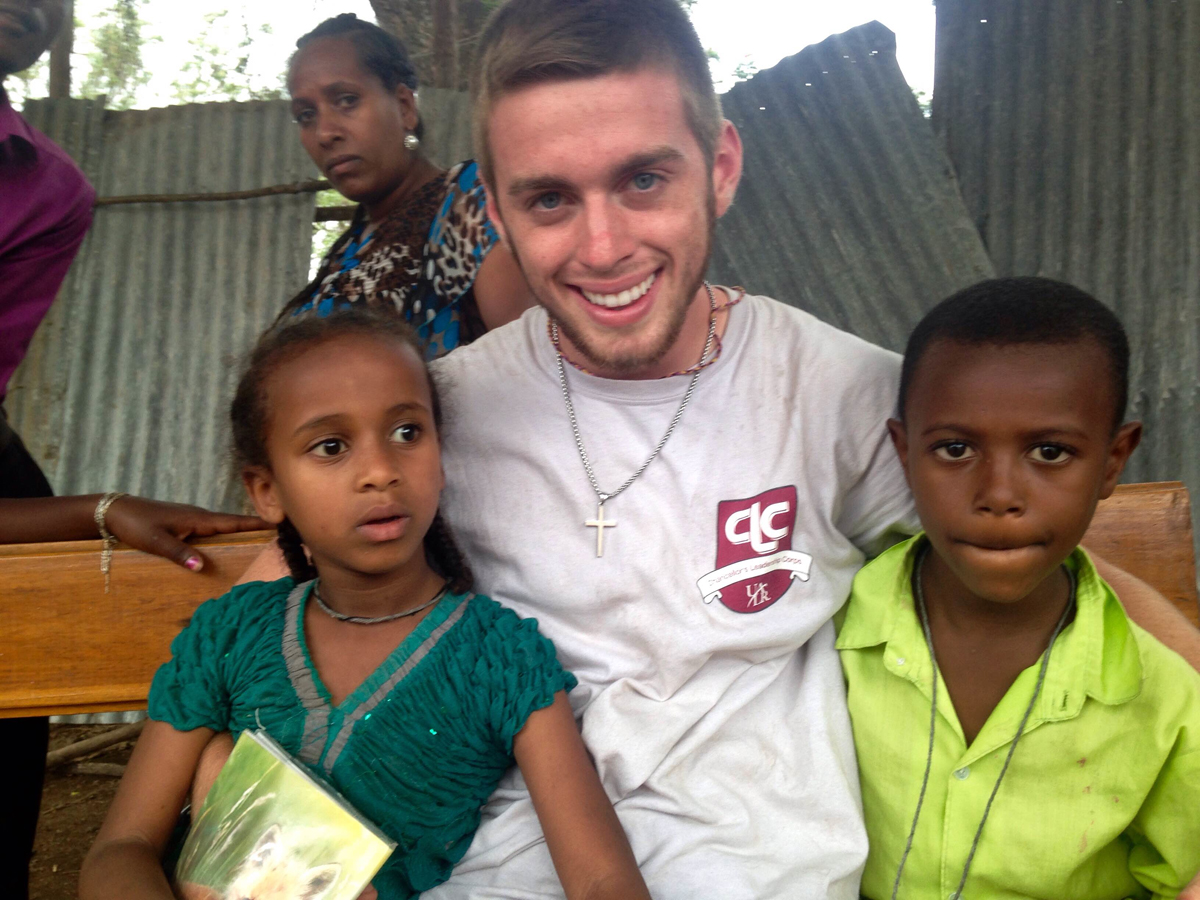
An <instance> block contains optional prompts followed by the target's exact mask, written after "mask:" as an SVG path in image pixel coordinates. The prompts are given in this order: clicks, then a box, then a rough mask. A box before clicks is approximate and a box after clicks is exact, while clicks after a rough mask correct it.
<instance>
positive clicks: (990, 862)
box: [837, 536, 1200, 900]
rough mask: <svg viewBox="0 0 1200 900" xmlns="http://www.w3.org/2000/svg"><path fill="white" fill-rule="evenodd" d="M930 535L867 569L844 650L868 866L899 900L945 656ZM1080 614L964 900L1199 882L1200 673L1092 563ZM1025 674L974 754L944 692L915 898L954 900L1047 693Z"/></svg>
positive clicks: (907, 890) (1094, 893) (1103, 894)
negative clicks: (930, 619)
mask: <svg viewBox="0 0 1200 900" xmlns="http://www.w3.org/2000/svg"><path fill="white" fill-rule="evenodd" d="M920 539H921V537H920V536H918V537H916V538H913V539H912V540H910V541H906V542H905V543H903V544H899V545H897V546H896V547H893V548H892V549H891V550H889V551H888V552H886V553H885V554H883V555H882V556H880V557H879V558H878V559H876V560H875V561H874V562H872V563H871V564H870V565H868V566H866V567H865V568H864V569H863V570H862V571H861V572H859V574H858V577H857V578H856V579H855V582H854V590H853V593H852V594H851V599H850V603H849V606H848V607H847V610H846V613H845V619H844V621H843V623H842V627H841V630H840V633H839V636H838V644H837V646H838V649H839V650H840V651H841V660H842V668H843V671H844V672H845V676H846V685H847V694H848V699H849V704H850V718H851V722H852V723H853V726H854V743H855V746H856V748H857V751H858V766H859V774H860V776H861V780H862V793H863V807H864V813H865V816H866V823H867V835H868V837H869V839H870V845H871V849H870V854H869V856H868V859H867V865H866V871H865V872H864V875H863V883H862V893H863V895H864V896H865V897H868V898H872V900H880V898H882V900H886V898H888V897H890V896H891V892H892V883H893V881H894V879H895V877H896V869H897V867H898V866H899V864H900V856H901V854H902V853H903V851H904V845H905V841H906V840H907V837H908V832H909V829H910V828H911V826H912V818H913V813H914V812H915V810H916V807H917V796H918V794H919V793H920V789H921V776H922V774H923V773H924V771H925V762H926V756H927V752H928V747H929V713H930V682H931V676H932V665H933V663H932V660H931V658H930V655H929V651H928V650H927V648H926V645H925V639H924V636H923V635H922V632H921V625H920V621H919V620H918V618H917V614H916V611H915V608H914V605H913V596H912V567H913V562H914V550H915V549H916V547H917V545H918V542H919V541H920ZM1067 565H1068V566H1070V567H1071V568H1072V569H1073V570H1074V571H1075V573H1076V578H1077V584H1078V587H1077V592H1076V600H1077V612H1076V616H1075V619H1074V621H1073V622H1071V624H1069V625H1068V626H1067V627H1066V628H1065V629H1064V630H1063V632H1062V634H1061V635H1060V636H1059V639H1058V641H1057V643H1056V644H1055V645H1054V651H1053V653H1052V654H1051V657H1050V665H1049V667H1048V669H1047V672H1046V681H1045V685H1044V687H1043V689H1042V694H1041V696H1040V697H1039V698H1038V700H1037V703H1036V705H1035V706H1034V709H1033V713H1032V715H1031V716H1030V719H1029V723H1028V725H1027V726H1026V729H1025V735H1024V737H1022V738H1021V740H1020V743H1019V744H1018V745H1017V750H1016V753H1015V755H1014V756H1013V760H1012V763H1011V764H1010V766H1009V769H1008V773H1007V774H1006V775H1005V776H1004V781H1003V783H1002V784H1001V786H1000V790H999V793H998V794H997V795H996V800H995V802H994V803H993V805H992V810H991V813H990V814H989V815H988V820H987V825H986V826H985V828H984V831H983V837H982V839H981V841H980V844H979V849H978V851H977V852H976V854H975V859H974V862H973V863H972V865H971V872H970V877H969V878H968V879H967V883H966V886H965V888H964V889H963V893H962V897H963V900H976V898H979V900H985V898H986V900H1004V898H1032V897H1037V898H1054V900H1064V898H1071V900H1121V898H1125V897H1151V896H1153V897H1168V898H1171V900H1174V898H1175V895H1176V894H1177V893H1178V891H1179V890H1181V889H1182V888H1183V887H1184V886H1186V884H1187V882H1188V881H1189V879H1190V878H1191V877H1192V876H1193V875H1194V874H1195V873H1196V871H1197V869H1200V674H1198V673H1197V672H1195V671H1194V670H1193V669H1192V668H1191V667H1190V666H1188V664H1187V663H1186V662H1185V661H1184V660H1183V659H1182V658H1181V657H1179V656H1177V655H1176V654H1174V653H1172V652H1171V651H1170V650H1168V649H1167V648H1166V647H1164V646H1162V645H1161V644H1159V643H1158V642H1157V641H1156V640H1155V639H1154V638H1152V637H1150V636H1149V635H1148V634H1147V633H1146V632H1144V631H1142V630H1141V629H1140V628H1138V627H1137V626H1136V625H1134V624H1132V623H1131V622H1130V621H1129V620H1128V618H1126V616H1125V612H1124V610H1123V609H1122V608H1121V605H1120V603H1119V602H1118V601H1117V598H1116V596H1115V595H1114V594H1113V592H1112V590H1111V589H1110V588H1109V587H1108V585H1107V584H1105V583H1104V581H1103V580H1102V579H1101V578H1100V576H1099V575H1097V574H1096V570H1095V569H1094V568H1093V566H1092V564H1091V561H1090V560H1089V559H1088V558H1087V555H1086V554H1085V553H1084V552H1083V551H1082V550H1076V551H1075V553H1074V554H1072V556H1071V557H1070V558H1069V559H1068V561H1067ZM1039 666H1040V660H1039V663H1038V664H1037V665H1034V666H1032V667H1030V668H1029V669H1026V670H1025V671H1024V672H1022V673H1021V674H1020V676H1018V678H1017V680H1016V682H1015V683H1014V684H1013V686H1012V687H1011V688H1010V689H1009V691H1008V693H1007V694H1006V695H1005V696H1004V698H1003V699H1002V700H1001V701H1000V704H999V705H998V706H997V707H996V709H995V710H993V712H992V714H991V716H990V717H989V718H988V720H987V722H986V723H985V724H984V726H983V729H982V730H981V731H980V732H979V734H978V735H977V736H976V738H975V741H974V742H973V743H972V744H971V745H970V746H969V747H968V746H967V744H966V741H965V740H964V739H963V732H962V728H961V726H960V725H959V723H958V717H957V716H956V715H955V712H954V707H953V704H952V703H951V701H950V698H949V695H948V693H947V691H946V690H945V683H944V682H941V683H939V685H938V697H937V704H938V718H937V729H936V738H935V743H934V749H933V766H932V769H931V772H930V776H929V786H928V789H927V791H926V795H925V803H924V806H923V807H922V810H921V816H920V820H919V823H918V826H917V832H916V838H915V840H914V841H913V848H912V851H911V853H910V855H909V857H908V862H907V863H906V865H905V869H904V878H903V881H902V882H901V885H900V892H899V896H900V897H901V898H916V900H943V898H949V897H952V896H953V893H954V891H955V889H956V888H957V887H958V883H959V879H960V877H961V875H962V869H963V864H964V863H965V862H966V859H967V855H968V853H969V852H970V849H971V842H972V840H973V838H974V836H975V830H976V829H977V828H978V826H979V821H980V819H981V818H982V816H983V812H984V807H985V806H986V805H987V800H988V796H989V795H990V794H991V791H992V788H993V786H994V785H995V783H996V778H997V777H998V776H999V774H1000V769H1001V766H1003V764H1004V758H1005V756H1006V755H1007V753H1008V749H1009V746H1010V744H1011V743H1012V739H1013V735H1014V734H1015V732H1016V730H1017V726H1018V724H1019V723H1020V720H1021V716H1022V715H1023V714H1024V712H1025V709H1026V707H1027V706H1028V705H1029V700H1030V698H1031V697H1032V696H1033V691H1034V687H1035V685H1036V683H1037V674H1038V668H1039Z"/></svg>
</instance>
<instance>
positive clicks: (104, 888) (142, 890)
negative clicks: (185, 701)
mask: <svg viewBox="0 0 1200 900" xmlns="http://www.w3.org/2000/svg"><path fill="white" fill-rule="evenodd" d="M212 736H213V732H212V731H211V730H210V729H208V728H197V729H195V730H194V731H176V730H175V729H174V728H172V727H171V726H170V725H167V724H166V723H164V722H154V721H151V722H148V723H147V724H146V730H145V731H143V732H142V736H141V738H140V739H139V740H138V742H137V746H136V747H135V748H134V750H133V756H132V757H131V758H130V760H129V765H128V766H126V768H125V776H124V777H123V778H122V779H121V786H120V787H119V788H117V795H116V797H115V798H114V799H113V803H112V806H111V807H110V808H109V810H108V816H107V817H106V818H105V820H104V825H103V826H101V828H100V833H99V834H98V835H97V836H96V842H95V843H94V844H93V845H92V848H91V850H89V851H88V854H87V857H86V858H85V859H84V861H83V868H82V870H81V871H80V873H79V900H175V895H174V894H172V893H171V886H170V884H169V883H168V881H167V876H166V874H165V873H164V872H163V867H162V854H163V850H164V849H165V848H166V845H167V841H168V840H169V839H170V837H171V832H172V830H173V829H174V827H175V822H176V820H177V819H178V818H179V812H180V810H181V809H182V808H183V802H184V798H185V797H186V796H187V793H188V789H189V788H190V787H191V784H192V776H193V775H194V773H195V771H196V765H197V762H198V761H199V759H200V754H201V752H203V750H204V747H205V746H206V745H207V744H208V742H209V740H211V738H212Z"/></svg>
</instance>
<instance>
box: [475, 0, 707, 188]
mask: <svg viewBox="0 0 1200 900" xmlns="http://www.w3.org/2000/svg"><path fill="white" fill-rule="evenodd" d="M479 60H480V63H479V71H478V74H477V76H476V81H475V84H474V85H473V87H474V93H475V154H476V157H477V159H478V160H479V168H480V171H481V172H482V173H483V178H484V180H485V181H486V182H487V183H488V184H489V185H494V184H495V178H494V175H495V169H494V167H493V164H492V156H491V149H490V147H489V146H488V136H487V127H488V117H489V115H490V113H491V110H492V107H493V105H494V104H495V103H496V100H497V99H498V98H499V97H501V96H502V95H504V94H505V93H508V92H510V91H514V90H517V89H519V88H522V87H526V86H528V85H533V84H538V83H540V82H545V81H566V80H573V79H578V78H595V77H598V76H601V75H608V74H612V73H614V72H632V71H635V70H637V69H640V68H643V67H648V66H658V67H669V68H671V69H673V70H674V71H675V74H676V76H677V77H678V78H679V84H680V87H681V88H682V92H683V105H684V110H685V113H686V115H687V119H688V125H689V126H690V127H691V130H692V133H693V134H694V135H695V136H696V140H697V141H698V142H699V143H700V148H701V150H702V151H703V153H704V158H705V161H706V162H707V163H708V165H709V167H710V168H711V166H712V163H713V159H714V157H715V155H716V146H717V140H718V138H719V137H720V133H721V124H722V116H721V102H720V101H719V100H718V99H717V94H716V91H715V90H714V89H713V83H712V74H711V72H710V71H709V68H708V54H706V53H705V51H704V47H703V46H702V45H701V43H700V38H699V37H697V35H696V29H695V28H693V27H692V23H691V20H690V19H688V16H687V13H686V12H684V10H683V8H682V7H681V6H680V4H679V0H509V2H507V3H505V4H504V5H503V6H501V7H500V8H499V9H498V10H497V11H496V12H495V14H493V16H492V17H491V19H490V20H489V21H488V24H487V27H486V28H485V29H484V31H483V36H482V38H481V39H480V44H479Z"/></svg>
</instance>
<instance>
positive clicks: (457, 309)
mask: <svg viewBox="0 0 1200 900" xmlns="http://www.w3.org/2000/svg"><path fill="white" fill-rule="evenodd" d="M368 224H369V223H368V222H367V218H366V216H365V214H364V213H363V210H362V207H359V209H358V212H357V213H355V216H354V219H353V221H352V222H351V223H350V227H349V228H348V229H347V230H346V232H345V234H343V235H342V236H341V237H340V238H338V239H337V241H336V242H335V243H334V245H333V246H332V247H331V248H330V249H329V252H328V253H327V254H326V255H325V258H324V259H323V260H322V261H321V266H320V268H319V269H318V270H317V277H316V278H315V279H314V280H313V282H312V283H311V284H309V285H308V286H307V287H305V289H304V290H303V291H301V292H300V293H299V294H298V295H297V296H296V297H295V298H293V299H292V301H291V302H290V303H288V305H287V306H286V307H285V308H284V310H283V312H282V313H281V314H280V317H279V322H280V323H282V322H284V321H286V320H289V319H291V318H293V317H295V316H303V315H315V316H318V317H323V316H327V315H329V314H330V313H331V312H332V311H333V310H334V309H335V308H338V307H344V306H349V305H352V304H354V303H361V302H365V303H368V304H371V305H383V304H387V305H388V306H390V307H391V308H393V309H395V311H396V312H397V313H399V314H400V315H403V316H404V318H405V319H406V320H407V321H408V322H409V323H411V324H412V326H413V327H414V328H416V329H417V333H418V335H420V337H421V341H422V342H423V343H424V344H425V347H426V356H427V357H428V358H429V359H436V358H437V357H439V356H444V355H445V354H447V353H449V352H450V351H451V350H453V349H454V348H455V347H458V346H460V345H463V344H469V343H470V342H471V341H473V340H475V339H476V338H477V337H479V336H480V335H481V334H483V332H484V330H485V328H484V325H483V320H482V318H480V315H479V308H478V306H477V304H476V302H475V293H474V290H473V285H474V284H475V276H476V275H477V274H478V273H479V267H480V265H482V263H483V260H484V258H485V257H486V256H487V254H488V253H489V252H490V251H491V249H492V248H493V247H494V246H495V245H496V243H497V241H498V240H499V235H498V234H497V233H496V229H495V228H494V227H493V226H492V223H491V221H490V220H489V219H488V217H487V204H486V200H485V197H484V192H483V181H482V180H481V179H480V177H479V169H478V167H477V166H476V164H475V163H474V161H472V160H468V161H467V162H463V163H459V164H458V165H457V166H454V167H453V168H452V169H450V171H449V172H447V173H446V174H445V175H444V176H443V177H441V178H435V179H434V180H433V181H431V182H429V184H427V185H425V186H424V187H422V188H421V189H420V190H418V191H417V192H416V193H415V194H414V195H413V196H412V197H411V198H410V199H409V201H408V203H406V204H405V205H404V206H402V207H400V208H399V209H397V210H396V211H395V212H393V213H392V214H391V215H390V216H388V218H386V219H385V220H384V221H383V222H380V223H379V225H378V226H377V227H375V228H374V229H369V228H368Z"/></svg>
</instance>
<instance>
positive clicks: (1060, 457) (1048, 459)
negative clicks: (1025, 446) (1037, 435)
mask: <svg viewBox="0 0 1200 900" xmlns="http://www.w3.org/2000/svg"><path fill="white" fill-rule="evenodd" d="M1029 455H1030V456H1031V457H1033V459H1034V460H1035V461H1036V462H1040V463H1056V464H1058V465H1060V466H1061V465H1062V464H1063V463H1065V462H1066V461H1067V460H1069V459H1070V458H1071V454H1070V453H1069V452H1068V451H1067V448H1066V447H1060V446H1059V445H1058V444H1038V445H1037V446H1036V447H1034V448H1033V449H1032V450H1030V451H1029Z"/></svg>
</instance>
